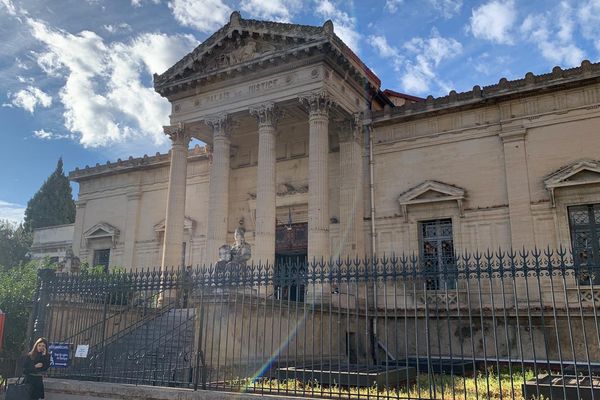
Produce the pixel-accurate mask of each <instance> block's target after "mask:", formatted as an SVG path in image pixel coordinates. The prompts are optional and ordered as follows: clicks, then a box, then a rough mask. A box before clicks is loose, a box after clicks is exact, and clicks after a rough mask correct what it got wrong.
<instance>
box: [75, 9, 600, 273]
mask: <svg viewBox="0 0 600 400" xmlns="http://www.w3.org/2000/svg"><path fill="white" fill-rule="evenodd" d="M154 86H155V89H156V91H157V92H158V93H159V94H160V95H162V96H163V97H165V98H166V99H168V100H169V102H170V103H171V106H172V108H171V109H172V111H171V115H170V121H165V123H167V122H168V126H165V128H164V131H165V134H166V135H167V136H168V137H169V138H170V140H171V143H172V148H171V151H170V152H169V154H156V155H155V156H143V157H140V158H129V159H128V160H118V161H116V162H109V163H107V164H106V165H96V166H93V167H86V168H83V169H76V170H75V171H72V172H71V173H70V179H71V180H73V181H75V182H77V183H78V184H79V198H78V201H77V216H76V221H75V224H74V228H73V231H74V233H73V244H72V247H73V253H74V254H75V255H76V256H78V257H79V258H80V260H81V261H82V262H89V263H93V264H104V265H111V266H113V265H118V266H123V267H125V268H126V269H127V268H131V267H151V266H160V265H162V266H176V265H181V264H182V263H185V264H186V265H190V264H192V265H196V264H200V263H209V262H215V261H216V260H217V258H218V248H219V246H220V245H222V244H224V243H231V242H232V241H233V232H234V230H235V229H236V228H237V227H239V226H242V227H243V228H245V230H246V234H245V238H246V241H247V242H248V243H250V244H251V246H252V259H251V261H253V262H255V263H256V262H258V261H261V262H266V261H268V262H274V261H275V260H286V259H289V258H290V257H297V256H308V257H309V258H310V259H312V258H313V257H317V258H320V257H325V258H329V257H338V256H341V257H347V256H350V257H354V256H356V255H358V256H364V255H369V254H372V253H376V254H378V255H382V254H384V253H386V254H389V253H391V252H396V253H413V252H414V253H415V254H421V255H422V256H423V257H434V258H436V259H437V260H438V261H439V262H440V263H444V262H447V260H448V259H449V256H451V254H452V253H453V252H454V251H464V250H467V251H475V250H485V249H490V248H492V249H497V248H499V247H501V248H510V247H513V248H522V247H525V248H533V247H534V246H538V247H546V246H550V247H552V248H557V247H559V246H564V247H566V248H568V249H574V251H575V259H576V260H575V261H576V262H578V263H581V264H586V263H587V264H590V263H595V264H596V265H597V264H598V263H599V262H600V63H598V64H592V63H590V62H588V61H584V62H582V64H581V66H580V67H576V68H572V69H567V70H563V69H561V68H559V67H555V68H554V69H553V70H552V71H551V72H550V73H547V74H543V75H534V74H532V73H527V74H526V75H525V76H524V77H523V78H522V79H518V80H514V81H509V80H507V79H505V78H502V79H500V81H499V82H498V83H497V84H494V85H491V86H486V87H480V86H474V87H473V89H472V90H471V91H468V92H464V93H456V92H455V91H452V92H450V93H449V94H448V95H447V96H444V97H440V98H433V97H431V96H429V97H428V98H426V99H421V98H417V97H413V96H409V95H404V94H400V93H396V92H394V91H391V90H383V89H382V88H381V86H380V80H379V79H378V78H377V76H376V75H375V74H374V73H373V72H372V71H371V70H370V69H369V68H368V67H367V66H366V65H365V64H364V63H363V62H362V61H361V60H360V59H359V58H358V57H357V56H356V54H354V53H353V52H352V51H351V50H350V48H348V47H347V46H346V45H345V44H344V43H343V42H342V41H341V40H340V39H339V37H338V36H336V34H335V30H334V26H333V24H332V23H331V21H327V22H325V24H324V25H323V26H320V27H316V26H303V25H295V24H284V23H275V22H266V21H256V20H249V19H243V18H241V16H240V14H239V13H237V12H234V13H233V14H232V15H231V18H230V21H229V23H227V24H226V25H225V26H223V27H222V28H221V29H220V30H218V31H217V32H215V33H214V34H213V35H212V36H211V37H210V38H208V39H207V40H205V41H204V42H203V43H202V44H201V45H199V46H198V47H197V48H196V49H193V50H192V51H191V52H190V53H189V54H188V55H186V56H185V57H184V58H183V59H182V60H180V61H179V62H177V63H176V64H175V65H174V66H172V67H171V68H170V69H169V70H167V71H166V72H165V73H163V74H161V75H155V77H154ZM192 138H196V139H199V140H201V141H202V142H204V143H206V147H199V146H196V147H194V148H188V147H189V143H190V140H191V139H192Z"/></svg>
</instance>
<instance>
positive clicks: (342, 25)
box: [316, 0, 361, 52]
mask: <svg viewBox="0 0 600 400" xmlns="http://www.w3.org/2000/svg"><path fill="white" fill-rule="evenodd" d="M316 2H317V9H316V13H317V15H319V16H321V17H323V18H329V19H331V20H332V21H333V25H334V31H335V34H336V35H337V36H339V38H340V39H342V40H343V41H344V43H346V45H348V47H350V48H351V49H352V50H353V51H354V52H358V50H359V46H358V42H359V41H360V38H361V35H360V33H358V30H357V29H356V18H354V17H350V16H349V15H348V14H347V13H346V12H344V11H341V10H340V9H339V7H338V6H336V5H334V4H333V3H332V2H331V1H330V0H316Z"/></svg>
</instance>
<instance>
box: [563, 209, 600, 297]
mask: <svg viewBox="0 0 600 400" xmlns="http://www.w3.org/2000/svg"><path fill="white" fill-rule="evenodd" d="M568 210H569V225H570V228H571V244H572V247H573V263H574V266H575V271H576V273H577V276H578V277H579V282H580V283H581V284H582V285H591V284H593V285H600V204H587V205H582V206H573V207H569V208H568Z"/></svg>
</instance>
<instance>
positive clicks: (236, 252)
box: [231, 227, 252, 267]
mask: <svg viewBox="0 0 600 400" xmlns="http://www.w3.org/2000/svg"><path fill="white" fill-rule="evenodd" d="M244 233H245V231H244V228H242V227H238V228H237V229H236V230H235V233H234V238H235V244H234V245H233V246H231V263H232V264H235V265H236V266H237V267H245V266H246V262H247V261H248V260H249V259H250V256H252V251H251V250H250V245H249V244H248V243H246V239H245V238H244Z"/></svg>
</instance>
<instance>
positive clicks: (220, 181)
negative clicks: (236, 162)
mask: <svg viewBox="0 0 600 400" xmlns="http://www.w3.org/2000/svg"><path fill="white" fill-rule="evenodd" d="M205 123H206V124H207V125H209V126H210V127H212V129H213V146H212V148H213V151H212V161H211V163H212V164H211V167H210V182H209V189H208V190H209V191H208V222H207V224H206V230H207V231H206V252H205V253H204V263H205V264H209V263H215V262H217V261H218V259H219V247H220V246H221V245H222V244H224V243H227V224H228V218H227V217H228V214H229V157H230V144H231V120H230V118H229V116H228V115H226V114H221V115H217V116H212V117H208V118H206V119H205Z"/></svg>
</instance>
